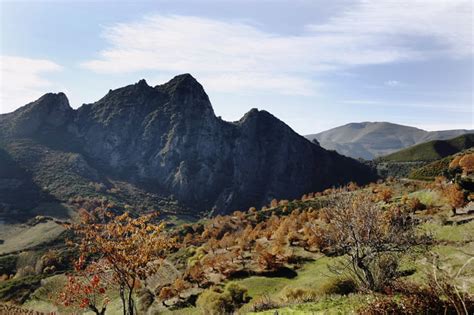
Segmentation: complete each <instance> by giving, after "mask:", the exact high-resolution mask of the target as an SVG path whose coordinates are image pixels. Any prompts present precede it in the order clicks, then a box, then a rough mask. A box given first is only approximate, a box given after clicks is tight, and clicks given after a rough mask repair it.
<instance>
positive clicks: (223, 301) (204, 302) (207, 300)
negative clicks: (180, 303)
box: [196, 289, 231, 315]
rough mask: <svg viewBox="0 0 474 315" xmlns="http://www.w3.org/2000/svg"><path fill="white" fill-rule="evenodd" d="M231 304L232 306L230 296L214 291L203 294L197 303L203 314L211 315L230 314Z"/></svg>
mask: <svg viewBox="0 0 474 315" xmlns="http://www.w3.org/2000/svg"><path fill="white" fill-rule="evenodd" d="M229 304H231V301H230V298H229V296H227V295H225V294H222V293H219V292H216V291H214V290H213V289H209V290H206V291H204V292H202V293H201V295H199V297H198V299H197V301H196V306H197V307H198V308H199V309H200V310H201V311H202V313H203V314H210V315H218V314H224V313H227V312H229V309H228V305H229Z"/></svg>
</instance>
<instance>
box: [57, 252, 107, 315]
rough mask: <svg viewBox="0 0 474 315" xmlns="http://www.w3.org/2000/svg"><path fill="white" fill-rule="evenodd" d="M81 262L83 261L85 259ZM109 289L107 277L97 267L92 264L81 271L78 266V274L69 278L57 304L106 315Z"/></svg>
mask: <svg viewBox="0 0 474 315" xmlns="http://www.w3.org/2000/svg"><path fill="white" fill-rule="evenodd" d="M79 261H80V262H81V261H83V257H81V258H80V259H79ZM81 267H82V266H81ZM81 267H79V268H81ZM107 287H108V282H107V280H106V277H105V276H104V275H103V274H102V272H101V271H100V268H97V267H96V265H94V264H92V265H89V266H87V267H86V268H85V269H83V270H79V269H78V267H77V264H76V274H71V275H68V276H67V282H66V285H65V286H64V288H63V289H62V291H61V293H60V294H59V295H58V297H57V303H58V304H61V305H64V306H65V307H75V308H81V309H88V310H90V311H92V312H94V313H95V314H97V315H104V314H105V310H106V308H107V304H108V303H109V298H108V296H107V294H106V292H107Z"/></svg>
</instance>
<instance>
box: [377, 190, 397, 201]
mask: <svg viewBox="0 0 474 315" xmlns="http://www.w3.org/2000/svg"><path fill="white" fill-rule="evenodd" d="M392 196H393V192H392V190H391V189H390V188H384V189H382V190H380V191H379V192H378V194H377V200H379V201H383V202H389V201H390V199H392Z"/></svg>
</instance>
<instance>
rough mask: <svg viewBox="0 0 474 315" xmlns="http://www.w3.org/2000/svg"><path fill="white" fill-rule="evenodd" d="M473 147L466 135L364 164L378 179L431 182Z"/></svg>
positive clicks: (414, 147) (417, 146)
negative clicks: (378, 176)
mask: <svg viewBox="0 0 474 315" xmlns="http://www.w3.org/2000/svg"><path fill="white" fill-rule="evenodd" d="M473 145H474V134H466V135H462V136H459V137H456V138H453V139H449V140H435V141H429V142H426V143H422V144H418V145H415V146H413V147H410V148H407V149H404V150H401V151H398V152H395V153H392V154H390V155H387V156H384V157H380V158H377V159H375V160H373V161H370V162H367V164H368V165H372V166H373V167H374V168H376V169H377V173H378V174H379V175H380V176H382V177H388V176H394V177H409V178H413V179H429V180H432V179H434V178H435V177H436V176H446V171H447V167H448V165H449V163H450V161H451V160H452V159H453V157H454V156H455V155H456V154H458V153H461V152H465V151H466V150H469V149H470V148H472V147H473Z"/></svg>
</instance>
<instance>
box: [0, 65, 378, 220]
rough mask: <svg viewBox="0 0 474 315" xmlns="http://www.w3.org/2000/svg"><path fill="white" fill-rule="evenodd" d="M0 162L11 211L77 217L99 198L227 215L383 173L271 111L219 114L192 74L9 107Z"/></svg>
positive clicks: (0, 188) (18, 215) (21, 215)
mask: <svg viewBox="0 0 474 315" xmlns="http://www.w3.org/2000/svg"><path fill="white" fill-rule="evenodd" d="M0 162H1V163H0V197H1V199H0V200H1V204H0V219H4V220H23V219H26V218H28V217H32V216H34V215H36V214H42V215H51V216H54V217H60V218H67V217H68V216H70V215H71V213H73V212H74V210H77V209H78V208H80V207H84V204H87V203H91V202H89V201H90V199H103V200H106V201H104V202H109V203H113V204H114V208H118V209H119V210H120V211H123V210H131V209H133V211H135V212H140V213H144V212H149V211H153V210H156V209H159V210H160V211H161V212H162V213H164V214H166V215H194V216H197V215H200V214H202V213H204V212H208V211H213V212H214V213H215V212H221V213H228V212H229V211H233V210H234V209H239V208H240V209H242V208H248V207H249V206H252V205H257V206H260V205H263V204H265V203H268V202H269V201H270V200H271V199H273V198H275V197H278V198H290V199H293V198H298V196H300V195H302V194H303V193H306V192H308V191H315V190H322V189H324V188H327V187H332V186H338V185H343V184H346V183H348V182H349V181H356V182H359V183H366V182H368V181H370V180H373V179H374V178H375V175H374V174H372V173H371V172H370V169H369V168H368V167H366V166H365V165H363V164H361V163H359V162H357V161H355V160H353V159H350V158H347V157H343V156H341V155H339V154H337V153H335V152H331V151H326V150H324V149H322V148H321V147H319V146H317V145H315V144H313V143H311V142H310V141H308V140H307V139H305V138H304V137H301V136H299V135H298V134H296V133H295V132H294V131H293V130H291V128H289V127H288V126H287V125H285V124H284V123H283V122H282V121H280V120H278V119H277V118H276V117H274V116H272V115H271V114H270V113H268V112H266V111H259V110H257V109H252V110H251V111H249V112H248V113H247V114H245V115H244V117H243V118H242V119H241V120H239V121H237V122H226V121H223V120H221V119H220V118H219V117H216V116H215V114H214V112H213V109H212V106H211V103H210V101H209V98H208V96H207V94H206V93H205V91H204V89H203V87H202V86H201V85H200V84H199V83H198V82H197V81H196V80H195V79H194V78H193V77H192V76H191V75H189V74H185V75H180V76H177V77H175V78H174V79H172V80H171V81H170V82H168V83H166V84H163V85H159V86H156V87H151V86H148V84H147V83H146V82H145V81H144V80H141V81H140V82H138V83H136V84H133V85H129V86H126V87H123V88H119V89H116V90H111V91H110V92H109V93H108V94H107V95H105V96H104V97H103V98H102V99H100V100H99V101H97V102H95V103H92V104H86V105H83V106H82V107H80V108H79V109H77V110H74V109H72V108H71V107H70V106H69V103H68V100H67V98H66V96H65V95H64V94H62V93H58V94H51V93H50V94H46V95H44V96H43V97H41V98H40V99H38V100H37V101H35V102H32V103H30V104H27V105H25V106H23V107H21V108H19V109H18V110H16V111H15V112H12V113H9V114H3V115H0ZM86 208H87V207H86ZM189 209H191V210H189Z"/></svg>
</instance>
